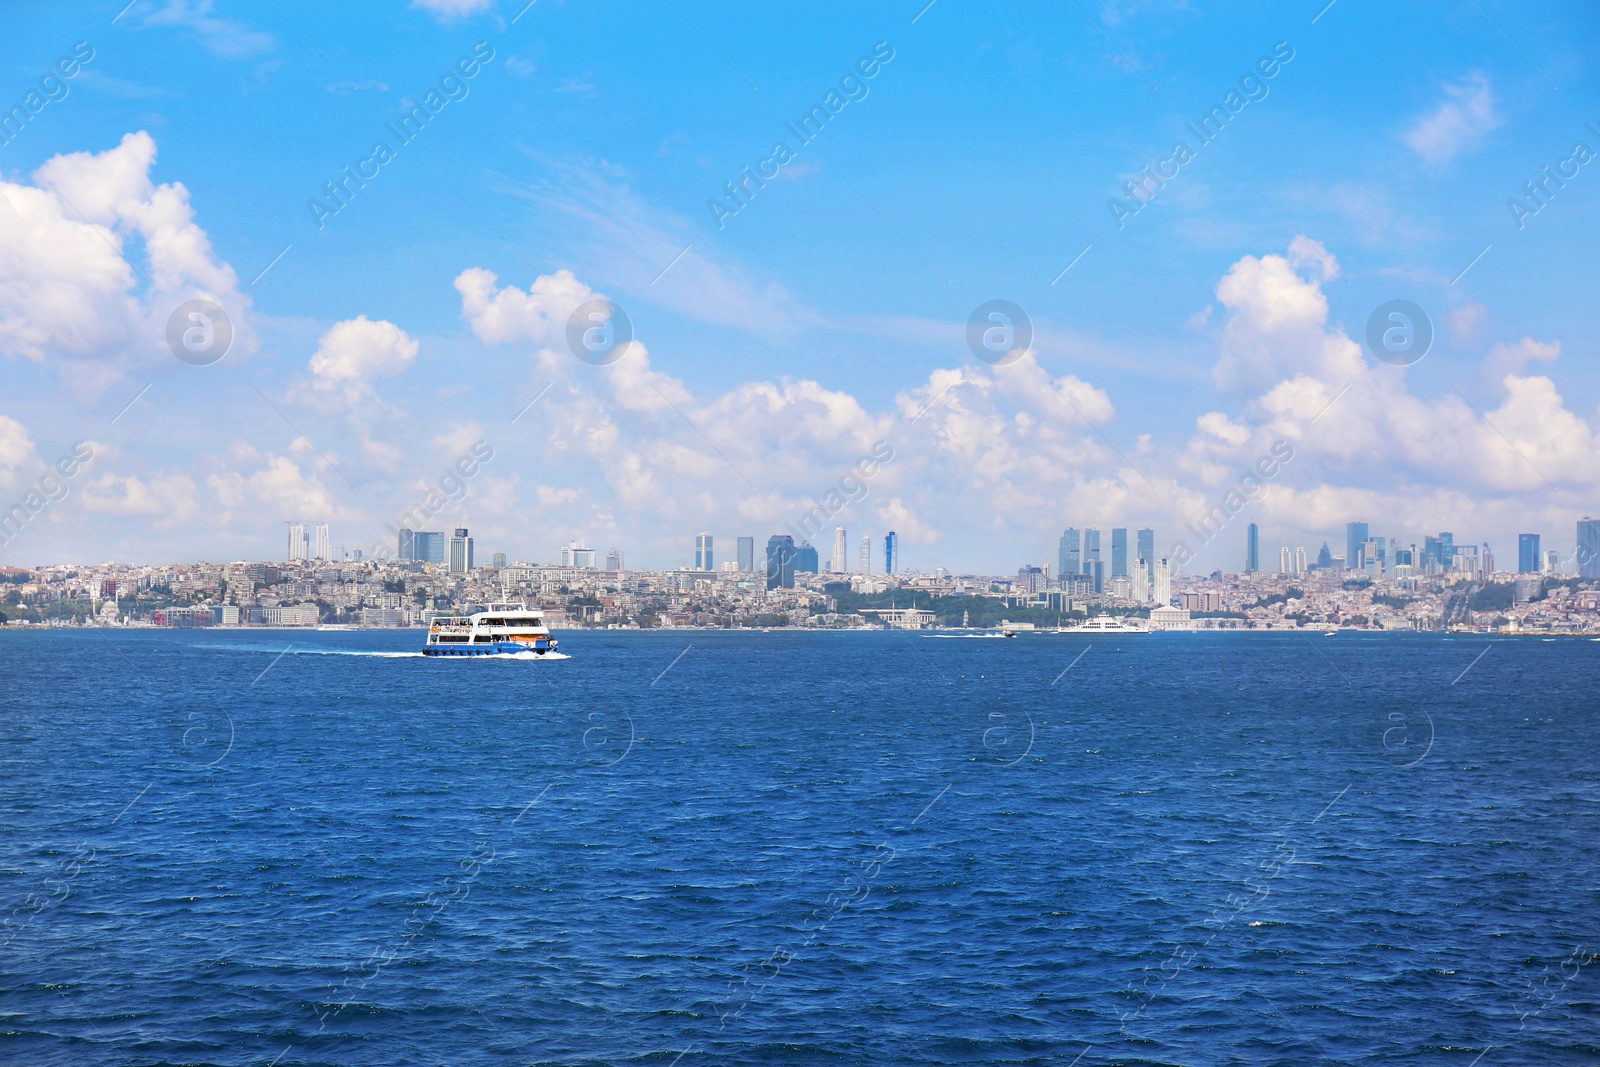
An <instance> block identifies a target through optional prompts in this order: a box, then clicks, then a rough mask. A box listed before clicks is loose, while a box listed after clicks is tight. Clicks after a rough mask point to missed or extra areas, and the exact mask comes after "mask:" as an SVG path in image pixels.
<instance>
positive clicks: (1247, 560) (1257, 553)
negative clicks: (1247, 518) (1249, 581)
mask: <svg viewBox="0 0 1600 1067" xmlns="http://www.w3.org/2000/svg"><path fill="white" fill-rule="evenodd" d="M1260 569H1261V530H1260V529H1259V528H1258V527H1257V526H1256V524H1255V523H1253V522H1252V523H1251V524H1250V526H1249V527H1248V528H1247V529H1246V530H1245V532H1244V570H1245V573H1246V574H1254V573H1255V572H1256V571H1258V570H1260Z"/></svg>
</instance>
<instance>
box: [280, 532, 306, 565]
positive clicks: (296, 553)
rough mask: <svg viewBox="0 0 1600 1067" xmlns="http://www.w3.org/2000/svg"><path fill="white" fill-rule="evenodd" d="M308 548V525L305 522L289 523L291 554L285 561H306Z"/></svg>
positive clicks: (285, 557) (289, 553)
mask: <svg viewBox="0 0 1600 1067" xmlns="http://www.w3.org/2000/svg"><path fill="white" fill-rule="evenodd" d="M308 547H309V545H308V544H307V543H306V524H305V523H303V522H291V523H289V552H288V555H286V556H284V559H287V560H288V561H289V562H291V563H293V562H294V561H295V560H297V559H305V558H306V550H307V548H308Z"/></svg>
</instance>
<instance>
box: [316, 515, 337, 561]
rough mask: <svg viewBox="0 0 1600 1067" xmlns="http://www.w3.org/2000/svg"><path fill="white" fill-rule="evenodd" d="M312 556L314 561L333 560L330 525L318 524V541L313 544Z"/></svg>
mask: <svg viewBox="0 0 1600 1067" xmlns="http://www.w3.org/2000/svg"><path fill="white" fill-rule="evenodd" d="M311 556H312V558H313V559H332V558H333V538H332V537H330V536H329V535H328V524H327V523H325V522H319V523H317V536H316V540H315V541H313V542H312V546H311Z"/></svg>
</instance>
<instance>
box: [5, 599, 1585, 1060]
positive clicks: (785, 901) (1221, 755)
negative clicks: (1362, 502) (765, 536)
mask: <svg viewBox="0 0 1600 1067" xmlns="http://www.w3.org/2000/svg"><path fill="white" fill-rule="evenodd" d="M558 636H559V637H560V640H561V650H562V651H563V652H564V653H567V654H568V656H569V658H567V659H563V660H547V661H538V662H523V661H520V660H497V659H485V660H461V661H435V660H428V659H423V658H421V657H420V656H418V655H417V654H416V652H417V649H418V647H419V645H420V641H421V636H420V633H415V632H412V633H407V632H396V631H391V632H350V633H333V632H314V631H307V632H292V631H255V632H251V631H239V630H234V631H206V630H194V631H177V630H171V631H159V632H158V631H150V630H73V631H67V630H62V631H55V632H48V631H34V632H15V631H5V632H0V1063H3V1064H6V1065H19V1064H63V1065H73V1067H81V1065H94V1064H107V1065H136V1064H137V1065H144V1064H228V1065H260V1067H268V1065H273V1067H291V1065H300V1064H339V1065H366V1064H371V1065H385V1067H387V1065H396V1064H419V1065H420V1064H446V1065H479V1064H483V1065H489V1064H496V1065H498V1064H563V1065H591V1064H593V1065H599V1064H626V1065H652V1067H657V1065H658V1067H708V1065H711V1064H719V1065H721V1064H806V1065H810V1064H818V1065H856V1064H870V1065H901V1064H904V1065H908V1067H909V1065H927V1064H936V1065H943V1064H963V1065H965V1064H973V1065H977V1064H982V1065H990V1064H1018V1065H1022V1064H1029V1065H1032V1064H1038V1065H1046V1064H1048V1065H1059V1067H1074V1065H1075V1067H1103V1065H1111V1064H1120V1065H1156V1064H1162V1065H1168V1064H1174V1065H1175V1064H1183V1065H1212V1064H1216V1065H1223V1064H1229V1065H1231V1064H1241V1065H1243V1064H1252V1065H1261V1064H1285V1065H1288V1064H1294V1065H1310V1064H1360V1065H1369V1064H1370V1065H1379V1064H1382V1065H1384V1067H1393V1065H1397V1064H1417V1065H1419V1067H1420V1065H1430V1067H1432V1065H1457V1064H1459V1065H1460V1067H1504V1065H1511V1064H1527V1065H1540V1067H1555V1065H1567V1064H1571V1065H1593V1064H1596V1063H1600V691H1597V681H1600V642H1597V641H1594V640H1591V639H1588V638H1582V637H1562V638H1555V639H1544V638H1539V637H1512V638H1498V637H1488V636H1479V635H1468V634H1461V635H1441V634H1395V633H1382V634H1378V633H1374V634H1367V633H1355V632H1350V631H1343V632H1340V633H1338V634H1336V635H1334V636H1324V635H1323V634H1321V633H1311V634H1291V633H1258V634H1237V633H1220V634H1202V633H1164V634H1142V635H1097V636H1091V637H1083V636H1078V637H1074V636H1072V635H1070V634H1046V633H1024V634H1021V635H1019V636H1017V637H1016V638H1013V639H1004V638H990V637H977V636H962V635H947V636H942V637H935V636H933V635H931V634H928V633H917V632H884V631H874V632H858V633H849V632H799V631H787V632H786V631H782V630H778V631H773V632H723V631H699V630H667V631H651V632H609V631H567V632H562V633H559V634H558Z"/></svg>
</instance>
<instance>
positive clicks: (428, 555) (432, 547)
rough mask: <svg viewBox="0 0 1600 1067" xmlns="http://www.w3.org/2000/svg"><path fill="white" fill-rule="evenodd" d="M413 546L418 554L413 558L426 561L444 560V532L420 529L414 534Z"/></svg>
mask: <svg viewBox="0 0 1600 1067" xmlns="http://www.w3.org/2000/svg"><path fill="white" fill-rule="evenodd" d="M411 536H412V546H413V547H414V548H415V549H416V555H415V556H413V557H412V558H414V559H419V560H421V561H422V562H424V563H443V562H444V534H442V533H439V532H437V531H434V530H418V531H417V532H416V533H414V534H412V535H411Z"/></svg>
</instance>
